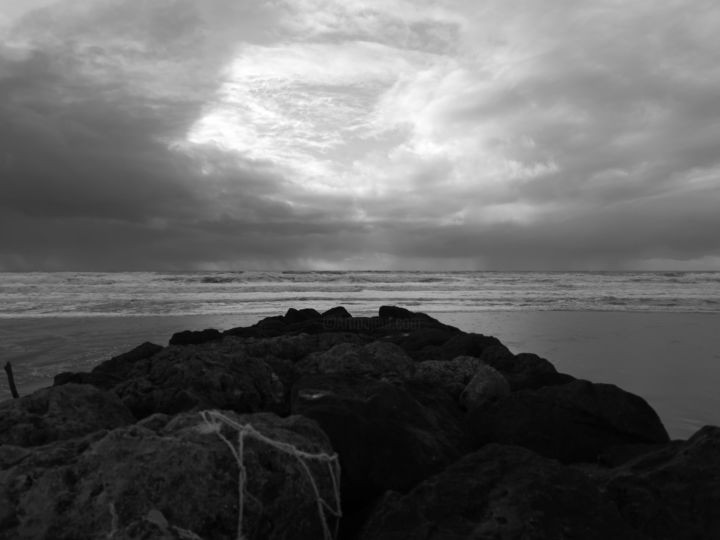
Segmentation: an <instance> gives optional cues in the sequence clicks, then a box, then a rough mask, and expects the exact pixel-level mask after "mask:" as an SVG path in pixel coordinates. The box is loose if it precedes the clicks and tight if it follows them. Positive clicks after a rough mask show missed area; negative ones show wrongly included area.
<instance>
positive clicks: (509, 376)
mask: <svg viewBox="0 0 720 540" xmlns="http://www.w3.org/2000/svg"><path fill="white" fill-rule="evenodd" d="M480 359H481V360H482V361H483V362H484V363H485V364H487V365H489V366H492V367H494V368H495V369H497V370H498V371H499V372H500V373H502V374H503V375H505V379H506V380H507V381H508V383H509V384H510V389H511V390H513V391H515V390H527V389H536V388H541V387H543V386H553V385H559V384H566V383H569V382H572V381H573V380H574V377H571V376H570V375H566V374H564V373H558V371H557V370H556V369H555V366H553V365H552V364H551V363H550V362H548V361H547V360H545V359H544V358H541V357H539V356H538V355H536V354H531V353H520V354H512V353H511V352H510V351H509V350H508V349H507V347H505V346H504V345H494V346H491V347H488V348H487V349H485V350H484V351H483V353H482V355H481V356H480Z"/></svg>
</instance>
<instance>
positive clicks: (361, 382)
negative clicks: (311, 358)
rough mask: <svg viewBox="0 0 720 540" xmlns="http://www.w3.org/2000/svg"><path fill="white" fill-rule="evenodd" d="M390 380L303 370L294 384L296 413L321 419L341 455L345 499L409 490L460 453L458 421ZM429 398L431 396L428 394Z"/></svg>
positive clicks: (367, 498) (358, 500) (449, 410)
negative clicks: (304, 373) (310, 374)
mask: <svg viewBox="0 0 720 540" xmlns="http://www.w3.org/2000/svg"><path fill="white" fill-rule="evenodd" d="M420 393H422V390H419V389H416V390H414V391H413V390H408V389H404V388H401V387H397V386H393V385H392V384H389V383H386V382H382V381H377V380H373V379H370V378H359V377H357V376H350V375H347V374H345V375H337V374H336V375H324V376H315V377H305V378H303V379H301V380H300V381H299V382H298V383H297V384H296V387H295V388H294V390H293V394H294V397H293V407H292V410H293V413H295V414H302V415H305V416H307V417H309V418H312V419H314V420H316V421H317V422H318V424H319V425H320V426H321V427H322V429H323V430H324V431H325V432H326V433H327V434H328V436H329V437H330V440H331V442H332V446H333V448H334V449H335V450H336V451H337V452H338V454H339V455H340V462H341V464H342V471H343V483H342V486H343V500H344V502H345V503H346V504H349V505H350V506H353V507H354V506H358V505H362V504H365V503H367V502H369V501H370V500H371V499H372V498H373V497H376V496H378V495H380V494H381V493H382V492H383V491H384V490H386V489H396V490H407V489H409V488H410V487H412V486H413V485H415V484H416V483H417V482H419V481H420V480H422V479H423V478H425V477H427V476H428V475H430V474H432V473H434V472H436V471H437V470H439V469H440V468H441V467H442V466H444V465H445V464H447V463H448V462H450V461H451V460H452V459H454V458H456V457H458V455H459V454H460V449H461V446H462V443H461V441H462V432H461V430H460V428H459V425H458V424H459V422H458V419H457V418H456V417H454V416H453V414H452V405H451V404H449V405H448V403H447V402H445V404H446V405H448V407H447V408H440V407H433V408H430V407H428V406H426V405H425V404H423V403H422V402H421V400H423V399H425V400H427V399H429V397H428V396H427V394H426V395H425V396H424V398H422V397H421V398H420V399H416V397H415V396H416V395H418V394H420ZM426 403H427V401H426Z"/></svg>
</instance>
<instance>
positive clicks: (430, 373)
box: [414, 356, 482, 400]
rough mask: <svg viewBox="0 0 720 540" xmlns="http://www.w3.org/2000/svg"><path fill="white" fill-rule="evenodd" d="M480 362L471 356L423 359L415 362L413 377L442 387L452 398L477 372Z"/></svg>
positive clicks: (454, 397)
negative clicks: (450, 358)
mask: <svg viewBox="0 0 720 540" xmlns="http://www.w3.org/2000/svg"><path fill="white" fill-rule="evenodd" d="M481 364H482V362H481V361H480V359H478V358H474V357H472V356H458V357H457V358H454V359H452V360H425V361H422V362H418V363H417V364H416V369H415V375H414V379H416V380H418V381H422V382H425V383H428V384H432V385H434V386H436V387H438V388H442V389H443V390H444V391H445V392H447V394H448V395H449V396H450V397H452V398H453V399H456V400H459V399H460V393H461V392H462V391H463V390H464V389H465V387H466V386H467V384H468V383H469V382H470V380H471V379H472V378H473V377H474V376H475V373H477V370H478V368H479V367H480V365H481Z"/></svg>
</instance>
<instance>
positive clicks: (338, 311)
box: [321, 306, 352, 319]
mask: <svg viewBox="0 0 720 540" xmlns="http://www.w3.org/2000/svg"><path fill="white" fill-rule="evenodd" d="M321 317H322V318H323V319H352V315H350V313H349V312H348V310H347V309H345V308H344V307H343V306H335V307H334V308H330V309H328V310H327V311H325V312H323V314H322V315H321Z"/></svg>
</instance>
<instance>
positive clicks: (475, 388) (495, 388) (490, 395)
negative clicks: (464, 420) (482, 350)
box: [460, 357, 510, 411]
mask: <svg viewBox="0 0 720 540" xmlns="http://www.w3.org/2000/svg"><path fill="white" fill-rule="evenodd" d="M460 358H462V357H460ZM509 394H510V385H509V384H508V382H507V381H506V380H505V377H504V376H503V374H502V373H500V372H499V371H498V370H497V369H495V368H493V367H490V366H488V365H486V364H480V365H479V366H478V368H477V370H476V371H475V375H473V378H472V379H470V382H468V384H467V386H465V389H464V390H463V391H462V393H461V394H460V404H461V405H462V406H463V408H465V409H466V410H468V411H473V410H475V409H478V408H480V407H482V406H484V405H485V404H487V403H490V402H493V401H495V400H497V399H499V398H501V397H505V396H507V395H509Z"/></svg>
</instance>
